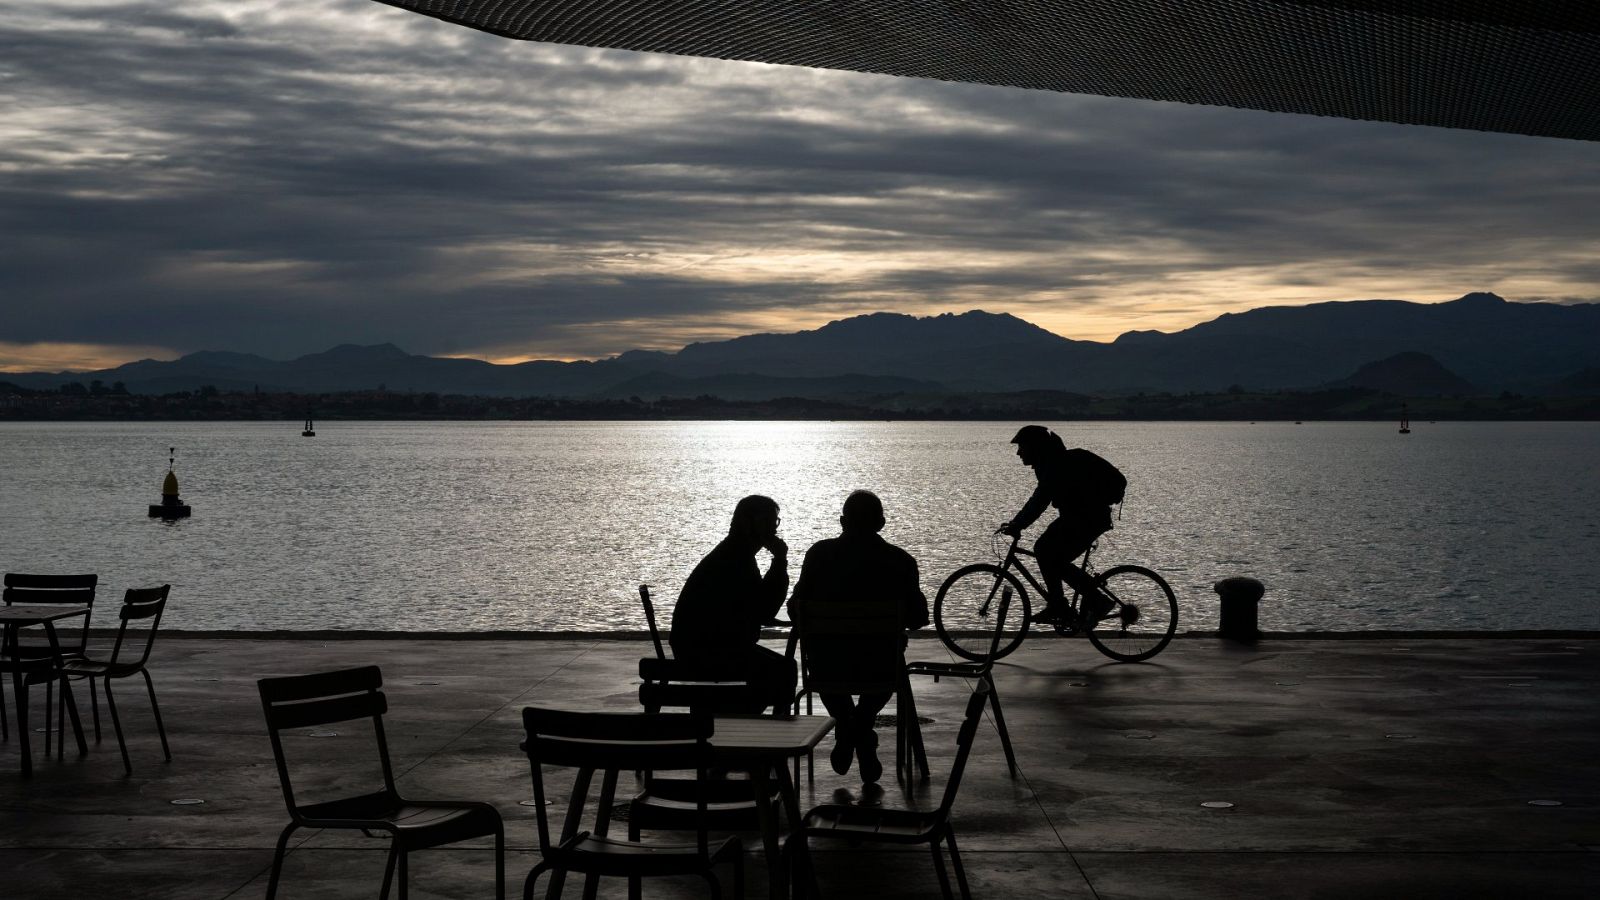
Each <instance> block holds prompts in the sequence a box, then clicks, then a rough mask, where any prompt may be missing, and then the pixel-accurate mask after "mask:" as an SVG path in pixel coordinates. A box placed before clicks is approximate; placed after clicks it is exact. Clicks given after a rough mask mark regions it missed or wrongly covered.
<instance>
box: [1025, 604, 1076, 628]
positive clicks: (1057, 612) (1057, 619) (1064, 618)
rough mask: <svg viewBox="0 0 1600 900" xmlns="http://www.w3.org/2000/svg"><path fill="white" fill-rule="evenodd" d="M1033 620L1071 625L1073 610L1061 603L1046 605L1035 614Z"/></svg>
mask: <svg viewBox="0 0 1600 900" xmlns="http://www.w3.org/2000/svg"><path fill="white" fill-rule="evenodd" d="M1032 621H1034V622H1040V623H1043V624H1045V625H1070V624H1071V623H1072V610H1070V609H1067V608H1066V607H1065V606H1059V605H1052V606H1046V607H1045V608H1044V609H1041V610H1039V611H1038V612H1036V613H1034V614H1033V619H1032Z"/></svg>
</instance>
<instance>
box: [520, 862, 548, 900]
mask: <svg viewBox="0 0 1600 900" xmlns="http://www.w3.org/2000/svg"><path fill="white" fill-rule="evenodd" d="M549 867H550V866H549V863H546V862H545V861H543V860H540V861H539V864H538V865H536V866H534V867H533V868H532V869H529V870H528V877H527V878H524V879H523V880H522V900H533V889H534V888H535V887H538V882H539V874H540V873H541V872H543V871H544V870H545V869H547V868H549Z"/></svg>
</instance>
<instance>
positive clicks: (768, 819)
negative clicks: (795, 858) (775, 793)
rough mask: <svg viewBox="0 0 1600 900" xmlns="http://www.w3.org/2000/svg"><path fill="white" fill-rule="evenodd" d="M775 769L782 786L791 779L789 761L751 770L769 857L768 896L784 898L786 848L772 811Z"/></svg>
mask: <svg viewBox="0 0 1600 900" xmlns="http://www.w3.org/2000/svg"><path fill="white" fill-rule="evenodd" d="M774 768H777V769H778V770H779V771H781V772H782V773H783V774H782V776H781V781H780V782H779V783H780V785H781V784H782V783H783V782H787V781H788V780H789V764H788V762H787V761H785V762H784V763H782V764H781V765H779V766H776V767H774V766H772V765H771V764H770V763H765V762H763V763H762V764H760V765H758V766H752V767H751V768H750V786H751V787H752V788H753V789H754V790H755V794H756V816H757V818H758V819H759V820H760V822H761V843H762V846H763V848H764V849H765V851H766V857H767V888H768V896H769V897H775V898H777V897H782V896H783V895H784V893H783V892H784V883H785V881H784V877H783V875H784V872H783V847H782V845H781V844H780V842H779V841H778V816H777V813H776V812H775V811H774V810H773V808H772V785H771V783H770V782H771V775H772V771H773V769H774Z"/></svg>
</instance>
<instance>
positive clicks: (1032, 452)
mask: <svg viewBox="0 0 1600 900" xmlns="http://www.w3.org/2000/svg"><path fill="white" fill-rule="evenodd" d="M1011 443H1013V444H1016V445H1017V456H1018V457H1019V458H1020V459H1021V460H1022V463H1023V465H1027V466H1031V465H1033V464H1034V463H1036V462H1038V461H1039V460H1040V459H1042V458H1043V457H1044V455H1045V453H1047V452H1048V451H1049V449H1050V448H1051V446H1052V445H1055V444H1060V443H1061V438H1059V437H1056V436H1055V435H1054V434H1051V433H1050V429H1048V428H1046V427H1044V426H1043V425H1024V426H1022V427H1021V428H1020V429H1018V430H1017V435H1016V437H1013V438H1012V439H1011Z"/></svg>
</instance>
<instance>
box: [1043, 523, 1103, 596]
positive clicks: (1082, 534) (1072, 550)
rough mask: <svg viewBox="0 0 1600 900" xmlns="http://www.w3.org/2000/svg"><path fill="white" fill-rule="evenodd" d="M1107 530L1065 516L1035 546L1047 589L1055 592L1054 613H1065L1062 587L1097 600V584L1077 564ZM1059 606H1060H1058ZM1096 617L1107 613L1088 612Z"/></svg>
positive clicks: (1052, 592) (1048, 529)
mask: <svg viewBox="0 0 1600 900" xmlns="http://www.w3.org/2000/svg"><path fill="white" fill-rule="evenodd" d="M1107 530H1109V529H1107V528H1104V527H1101V526H1100V524H1099V523H1098V522H1095V521H1092V520H1088V519H1080V518H1070V519H1069V518H1068V517H1067V516H1065V515H1063V516H1061V517H1060V518H1057V519H1056V520H1055V521H1054V522H1051V523H1050V527H1049V528H1046V529H1045V530H1044V534H1041V535H1039V540H1038V542H1037V543H1035V544H1034V552H1035V553H1037V554H1038V560H1039V573H1040V575H1042V576H1043V577H1044V580H1045V587H1046V588H1047V589H1048V590H1049V591H1051V595H1050V598H1049V602H1050V607H1049V608H1050V609H1065V608H1066V599H1065V595H1064V590H1063V588H1062V583H1063V582H1065V583H1066V584H1070V585H1072V588H1073V590H1075V591H1077V592H1078V593H1079V594H1081V595H1083V596H1086V597H1087V596H1093V587H1094V586H1093V582H1091V581H1090V579H1089V576H1088V575H1087V574H1085V573H1084V571H1083V570H1082V569H1080V568H1078V566H1076V565H1074V564H1073V560H1075V559H1077V558H1078V557H1080V556H1082V555H1083V554H1084V553H1086V552H1088V550H1089V547H1090V546H1091V545H1093V544H1094V542H1095V541H1096V540H1098V539H1099V538H1100V535H1102V534H1105V533H1106V531H1107ZM1057 604H1059V605H1057ZM1088 612H1089V613H1091V614H1093V615H1096V616H1098V615H1100V614H1103V613H1104V610H1101V609H1091V610H1088Z"/></svg>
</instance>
